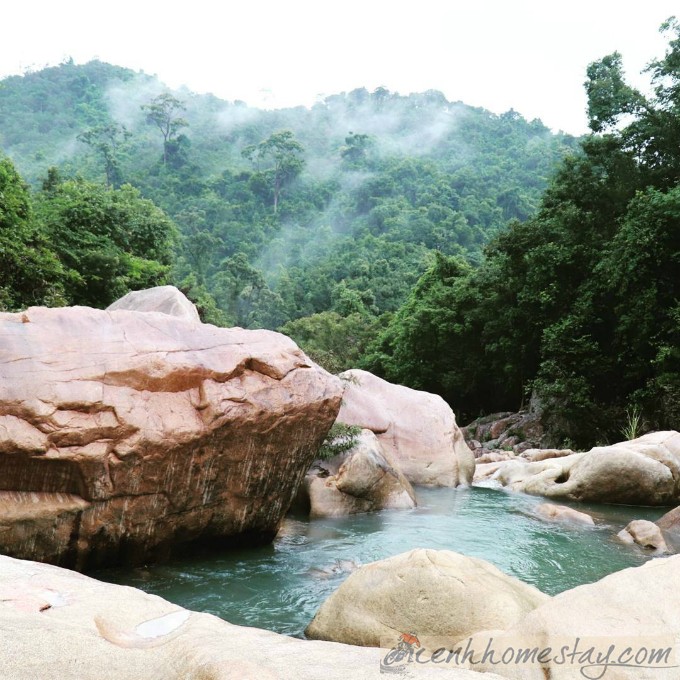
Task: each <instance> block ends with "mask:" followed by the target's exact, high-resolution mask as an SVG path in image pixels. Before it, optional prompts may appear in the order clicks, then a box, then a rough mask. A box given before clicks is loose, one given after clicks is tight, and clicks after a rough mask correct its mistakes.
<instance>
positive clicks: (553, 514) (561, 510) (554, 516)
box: [536, 503, 595, 524]
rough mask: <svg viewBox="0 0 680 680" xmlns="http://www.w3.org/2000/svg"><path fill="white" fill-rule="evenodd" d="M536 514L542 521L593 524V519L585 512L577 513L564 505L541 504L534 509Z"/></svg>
mask: <svg viewBox="0 0 680 680" xmlns="http://www.w3.org/2000/svg"><path fill="white" fill-rule="evenodd" d="M536 514H537V515H538V516H539V517H542V518H543V519H548V520H551V521H555V522H563V521H566V522H578V523H579V524H595V522H594V520H593V518H592V517H591V516H590V515H588V514H586V513H585V512H579V511H578V510H574V508H569V507H567V506H566V505H554V504H553V503H542V504H541V505H539V506H537V507H536Z"/></svg>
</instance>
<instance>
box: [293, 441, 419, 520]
mask: <svg viewBox="0 0 680 680" xmlns="http://www.w3.org/2000/svg"><path fill="white" fill-rule="evenodd" d="M331 472H332V474H331ZM324 473H325V474H324ZM303 489H304V492H305V493H306V496H307V499H306V504H307V505H308V506H309V515H310V517H338V516H342V515H351V514H354V513H358V512H370V511H373V510H383V509H386V508H393V509H405V508H413V507H415V505H416V498H415V494H414V493H413V488H412V487H411V484H410V483H409V481H408V480H407V479H406V477H404V475H403V474H402V473H401V472H400V471H399V469H398V468H397V466H396V464H395V463H394V461H393V460H392V459H391V457H390V455H389V454H388V453H387V452H385V451H384V450H383V448H382V446H381V445H380V442H379V441H378V439H377V437H376V436H375V435H374V434H373V432H371V431H370V430H362V431H361V434H360V435H359V437H358V440H357V443H356V444H355V446H354V447H353V448H352V449H351V450H350V451H347V452H346V453H344V454H342V455H341V456H337V457H336V460H334V461H332V462H330V463H324V462H321V461H319V462H318V463H317V465H316V466H312V468H311V469H310V470H309V472H308V473H307V475H306V476H305V480H304V484H303V487H302V488H301V492H302V490H303ZM302 502H303V503H304V502H305V501H304V500H303V501H302Z"/></svg>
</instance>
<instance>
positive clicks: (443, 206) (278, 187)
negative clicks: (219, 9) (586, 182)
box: [0, 62, 575, 365]
mask: <svg viewBox="0 0 680 680" xmlns="http://www.w3.org/2000/svg"><path fill="white" fill-rule="evenodd" d="M2 85H3V86H2V88H0V130H1V131H2V133H1V134H0V146H2V148H4V149H6V150H7V152H8V153H9V154H11V156H12V157H13V158H14V159H15V160H16V162H17V164H18V167H20V168H21V169H22V171H23V172H24V174H25V175H26V176H27V177H28V178H29V179H30V180H31V181H32V182H33V183H35V184H36V185H37V184H38V182H39V181H40V180H41V179H42V178H43V177H44V176H45V174H46V172H47V169H48V168H49V167H50V166H51V165H58V167H59V172H60V173H61V175H62V177H65V178H69V179H70V178H72V177H74V176H77V175H80V176H82V177H85V178H87V179H88V180H100V179H103V178H104V177H106V180H107V182H108V183H109V184H110V185H111V186H113V187H120V186H123V185H124V184H126V183H129V184H130V185H132V186H135V187H136V188H137V189H139V191H140V193H141V196H143V197H144V198H147V199H150V200H152V201H153V202H154V203H155V204H156V205H158V206H160V207H161V208H162V209H163V210H164V211H165V212H166V213H167V214H168V215H169V216H170V217H171V218H172V219H173V220H174V221H175V222H176V223H177V225H178V226H179V228H180V230H181V239H180V243H179V244H178V251H177V257H176V260H175V262H174V266H173V269H172V277H173V280H174V281H175V282H178V283H180V284H181V285H183V282H184V281H185V280H188V281H192V283H191V285H189V286H188V288H189V289H192V290H193V289H195V290H197V291H198V290H200V291H201V292H200V293H198V296H199V297H200V298H201V299H203V300H208V299H210V300H212V301H213V303H214V304H215V305H216V307H214V309H213V307H212V306H211V304H206V309H208V308H210V309H213V311H215V312H216V311H217V310H219V312H220V317H221V318H220V319H218V320H219V321H220V322H224V321H225V320H226V321H227V322H228V323H235V324H239V325H243V326H247V327H260V326H264V327H268V328H276V327H279V326H281V325H283V324H285V323H286V322H289V321H292V320H295V319H300V318H305V317H311V316H313V315H315V314H321V313H324V312H331V311H332V312H335V313H337V314H339V315H340V316H342V317H352V316H353V315H354V314H359V315H361V316H362V317H372V319H373V321H372V322H374V321H375V320H376V319H378V318H380V316H381V315H383V314H385V313H390V312H395V311H396V310H397V309H398V308H399V306H400V305H401V304H402V303H403V302H404V301H405V299H406V298H407V296H408V294H409V292H410V291H411V289H412V288H413V286H414V285H415V283H416V281H417V280H418V277H419V276H420V275H421V274H423V272H425V271H426V270H427V268H428V267H429V266H431V265H432V262H433V261H434V252H435V251H438V252H440V253H442V254H444V255H449V256H459V257H463V258H465V259H467V260H469V261H471V262H477V261H479V259H480V254H481V249H482V247H483V245H484V243H486V242H487V241H488V239H489V238H490V237H491V236H492V235H493V234H495V233H497V232H498V231H499V230H500V229H501V228H502V226H503V224H504V223H505V222H506V221H507V220H508V219H513V218H515V219H526V218H527V217H529V216H531V215H533V214H534V212H535V210H536V207H537V206H538V202H539V199H540V194H541V192H542V191H543V189H544V188H545V186H546V183H547V178H548V176H549V175H550V174H551V172H552V169H553V168H554V166H555V164H556V163H557V162H558V161H559V160H560V159H561V158H562V157H563V156H564V155H565V154H568V153H570V152H571V150H572V149H573V148H574V147H575V140H574V139H573V138H571V137H568V136H565V135H552V134H551V133H550V131H549V130H548V129H547V128H545V127H544V126H543V125H542V124H541V123H540V121H531V122H528V121H526V120H524V119H523V118H522V117H521V116H519V115H518V114H516V113H515V112H508V113H507V114H503V115H501V116H497V115H494V114H491V113H489V112H488V111H484V110H483V109H475V108H472V107H469V106H465V105H464V104H462V103H452V102H448V101H447V100H446V98H445V97H444V96H443V95H442V94H441V93H439V92H436V91H430V92H425V93H421V94H414V95H409V96H408V97H405V96H400V95H398V94H396V93H392V92H389V91H388V90H386V89H385V88H378V89H377V90H376V91H374V92H368V91H367V90H365V89H357V90H354V91H352V92H349V93H342V94H339V95H333V96H330V97H327V98H326V99H325V100H324V101H322V102H319V103H318V104H316V105H315V106H313V107H312V108H311V109H305V108H302V107H299V108H295V109H286V110H281V111H258V110H256V109H250V108H248V107H247V106H245V105H244V104H242V103H238V102H237V103H233V104H229V103H227V102H223V101H220V100H219V99H217V98H216V97H213V96H211V95H191V96H187V95H186V93H182V95H181V96H180V95H179V94H178V93H173V92H169V91H168V90H167V88H164V87H163V86H162V84H160V83H159V82H158V81H157V80H155V79H154V78H152V77H149V76H145V75H141V74H135V73H133V72H132V71H129V70H126V69H119V68H116V67H113V66H109V65H107V64H102V63H100V62H91V63H89V64H86V65H84V66H76V65H74V64H72V63H66V64H62V65H61V66H59V67H56V68H54V69H46V70H44V71H39V72H36V73H30V74H27V75H25V76H23V77H20V78H8V79H5V80H4V81H2ZM19 121H20V122H19ZM123 127H124V128H125V131H126V133H125V132H123ZM159 133H160V135H161V138H162V141H163V152H164V162H161V163H159V161H158V142H159ZM78 139H80V141H81V142H82V143H78ZM244 154H245V156H246V157H247V158H244ZM248 159H250V160H248ZM95 249H96V250H97V251H98V252H99V253H100V255H103V253H102V249H101V247H99V246H96V248H95ZM234 258H236V259H234ZM102 264H103V266H106V267H107V271H108V274H107V276H109V275H113V276H114V277H118V278H120V276H121V274H120V273H117V269H118V268H119V267H118V264H117V263H116V261H115V257H114V258H113V259H112V258H111V257H107V258H105V260H104V261H103V262H102ZM90 268H91V267H90ZM122 276H123V278H125V275H122ZM192 276H194V277H195V279H191V277H192ZM137 278H138V277H137ZM151 278H154V277H151ZM135 285H136V284H135ZM205 295H208V296H210V297H209V298H207V297H205ZM96 296H99V293H97V294H96ZM210 313H211V314H212V312H210ZM213 318H215V319H217V317H213ZM348 323H349V324H350V325H351V323H352V322H351V319H350V321H349V322H348ZM344 362H345V360H344V359H341V361H340V363H341V364H342V365H345V363H344ZM331 363H332V362H331Z"/></svg>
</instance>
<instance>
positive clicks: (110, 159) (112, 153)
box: [78, 123, 130, 188]
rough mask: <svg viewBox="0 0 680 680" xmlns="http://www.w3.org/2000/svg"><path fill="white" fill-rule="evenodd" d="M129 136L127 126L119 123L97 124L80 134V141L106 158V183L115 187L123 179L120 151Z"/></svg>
mask: <svg viewBox="0 0 680 680" xmlns="http://www.w3.org/2000/svg"><path fill="white" fill-rule="evenodd" d="M129 138H130V133H129V132H128V131H127V129H126V128H125V126H124V125H118V124H117V123H107V124H106V125H97V126H96V127H93V128H90V129H89V130H86V131H85V132H82V133H81V134H79V135H78V141H81V142H83V144H87V145H88V146H89V147H91V148H92V149H93V150H94V151H96V152H97V153H99V154H101V156H102V159H103V160H104V172H105V173H106V183H107V184H109V185H110V186H112V187H114V188H118V187H119V186H120V185H121V184H122V181H123V180H122V175H121V170H120V153H121V149H122V147H123V145H124V143H125V142H126V141H127V140H128V139H129Z"/></svg>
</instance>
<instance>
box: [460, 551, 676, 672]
mask: <svg viewBox="0 0 680 680" xmlns="http://www.w3.org/2000/svg"><path fill="white" fill-rule="evenodd" d="M459 643H460V644H462V645H463V646H464V647H465V646H466V645H467V644H468V643H469V644H470V647H471V648H472V649H474V650H476V651H477V654H476V655H475V656H474V657H473V659H472V660H473V662H474V664H471V667H473V668H474V669H475V670H477V671H479V672H491V671H493V672H494V673H498V674H499V675H502V676H503V677H506V678H511V679H512V680H545V678H550V680H576V678H605V679H606V678H609V679H610V680H677V678H678V674H679V671H680V669H679V667H678V664H680V659H679V658H678V656H677V645H678V643H680V556H677V557H666V558H657V559H653V560H650V561H649V562H647V563H646V564H644V565H642V566H641V567H634V568H630V569H624V570H622V571H618V572H615V573H613V574H611V575H609V576H606V577H605V578H603V579H601V580H600V581H597V582H595V583H590V584H587V585H583V586H579V587H577V588H573V589H572V590H567V591H565V592H563V593H560V594H559V595H556V596H555V597H553V598H552V599H550V600H548V601H547V602H545V603H544V604H542V605H541V606H539V607H537V608H536V609H534V610H533V611H532V612H529V613H528V614H527V615H526V616H525V617H523V618H522V619H521V620H520V621H518V622H517V623H515V624H514V625H513V626H511V627H509V628H508V629H506V630H505V631H499V630H489V631H484V632H480V633H477V634H475V635H474V636H472V639H471V640H460V641H459ZM611 645H614V649H613V650H612V651H611V652H609V656H608V657H607V653H608V650H609V648H610V646H611ZM668 647H670V648H671V653H670V654H669V655H665V653H664V650H665V649H667V648H668ZM563 648H564V653H563V654H560V651H561V650H562V649H563ZM590 648H592V649H593V651H591V652H589V649H590ZM487 649H488V650H489V651H488V652H487V658H486V660H485V661H484V660H483V655H484V652H485V651H486V650H487ZM508 649H512V650H513V651H514V655H513V656H514V661H512V662H511V661H509V662H507V663H499V660H500V658H501V656H502V654H503V653H504V652H505V651H506V650H508ZM520 649H523V650H528V651H529V652H531V650H533V649H538V650H539V651H540V650H549V652H548V653H546V654H545V656H544V658H543V660H544V661H545V663H543V664H541V663H539V662H538V661H537V660H536V656H534V657H533V660H532V656H531V654H528V655H527V656H526V657H525V658H524V661H523V662H521V663H518V662H517V661H516V660H517V659H518V658H519V657H518V655H517V652H518V650H520ZM575 649H576V650H580V651H577V653H576V655H575V656H574V657H572V656H571V653H572V652H573V651H574V650H575ZM652 649H656V650H657V652H659V653H658V655H657V656H656V657H655V660H654V659H653V658H652V657H650V651H651V650H652ZM626 650H629V651H626ZM490 652H493V657H491V656H490ZM631 652H632V653H631ZM598 654H599V655H600V663H599V665H598V660H597V655H598ZM637 654H639V655H640V656H639V657H638V661H637V662H636V661H635V657H636V655H637ZM621 655H623V657H621ZM509 659H510V656H508V660H509ZM606 659H609V662H610V665H608V666H607V665H602V663H603V661H604V660H606ZM620 659H623V660H624V661H625V660H627V661H628V665H625V664H624V665H621V664H619V663H618V661H619V660H620ZM494 662H495V663H494ZM603 671H604V672H603Z"/></svg>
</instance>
